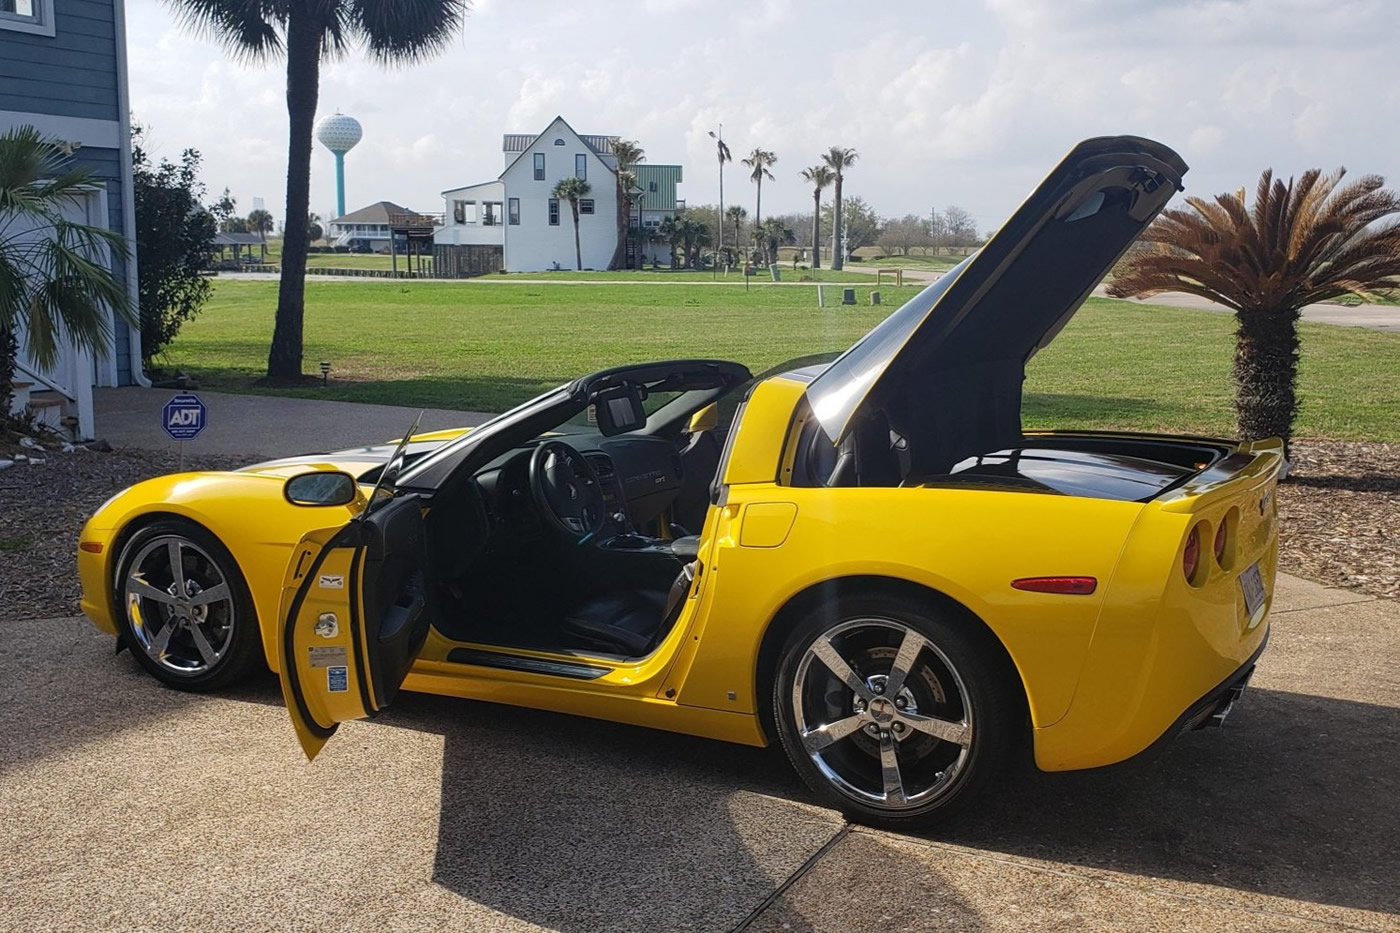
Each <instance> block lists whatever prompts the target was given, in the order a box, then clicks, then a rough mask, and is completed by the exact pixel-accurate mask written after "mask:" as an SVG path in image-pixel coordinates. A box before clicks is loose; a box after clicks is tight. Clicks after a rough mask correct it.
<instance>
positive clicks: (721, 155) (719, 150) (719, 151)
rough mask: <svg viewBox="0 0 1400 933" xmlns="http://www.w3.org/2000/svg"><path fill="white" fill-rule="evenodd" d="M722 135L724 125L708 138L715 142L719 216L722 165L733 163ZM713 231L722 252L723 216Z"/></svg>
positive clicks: (721, 195)
mask: <svg viewBox="0 0 1400 933" xmlns="http://www.w3.org/2000/svg"><path fill="white" fill-rule="evenodd" d="M723 133H724V124H720V132H719V133H716V132H715V131H714V130H710V137H711V138H712V139H713V140H714V141H715V159H716V160H717V161H718V162H719V213H720V214H721V215H723V214H724V163H726V162H733V161H734V156H732V155H731V154H730V152H729V147H728V146H727V145H725V143H724V136H723ZM715 229H716V230H718V231H719V245H720V249H721V250H723V249H724V217H723V216H721V217H720V218H719V223H718V224H716V225H715ZM738 245H739V244H738V243H735V244H734V246H735V248H736V249H737V248H738Z"/></svg>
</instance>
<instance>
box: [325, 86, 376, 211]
mask: <svg viewBox="0 0 1400 933" xmlns="http://www.w3.org/2000/svg"><path fill="white" fill-rule="evenodd" d="M364 135H365V131H364V130H363V129H362V128H361V127H360V121H359V120H356V119H355V118H354V117H347V116H346V115H345V114H343V113H341V112H340V111H339V110H337V111H336V112H335V113H334V114H333V115H332V116H329V117H322V118H321V119H319V120H317V121H316V139H318V140H319V141H320V143H321V145H323V146H325V147H326V148H327V149H329V150H330V151H331V152H334V153H335V216H337V217H344V216H345V153H347V152H349V151H350V150H351V149H354V148H355V144H356V143H358V142H359V141H360V139H361V137H363V136H364Z"/></svg>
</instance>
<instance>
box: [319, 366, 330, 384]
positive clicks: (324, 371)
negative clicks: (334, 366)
mask: <svg viewBox="0 0 1400 933" xmlns="http://www.w3.org/2000/svg"><path fill="white" fill-rule="evenodd" d="M330 381H331V361H330V360H322V361H321V385H325V384H326V383H328V382H330Z"/></svg>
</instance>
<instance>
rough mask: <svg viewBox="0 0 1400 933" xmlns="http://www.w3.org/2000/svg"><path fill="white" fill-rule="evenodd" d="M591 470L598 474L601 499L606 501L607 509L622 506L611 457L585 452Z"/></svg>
mask: <svg viewBox="0 0 1400 933" xmlns="http://www.w3.org/2000/svg"><path fill="white" fill-rule="evenodd" d="M584 456H585V458H587V460H588V463H589V465H590V466H592V467H593V472H595V473H597V474H598V485H600V486H601V487H603V501H604V502H605V503H607V506H608V510H609V511H616V510H618V509H620V508H622V505H623V502H624V500H623V498H622V487H621V486H620V485H619V484H618V482H617V468H616V467H615V466H613V462H612V457H609V456H608V455H607V454H585V455H584Z"/></svg>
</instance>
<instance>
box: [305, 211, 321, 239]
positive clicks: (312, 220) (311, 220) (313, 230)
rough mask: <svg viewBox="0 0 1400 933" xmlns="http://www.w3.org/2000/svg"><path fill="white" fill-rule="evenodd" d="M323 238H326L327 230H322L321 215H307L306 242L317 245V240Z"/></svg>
mask: <svg viewBox="0 0 1400 933" xmlns="http://www.w3.org/2000/svg"><path fill="white" fill-rule="evenodd" d="M323 236H325V230H323V229H322V228H321V215H320V214H307V215H306V241H307V242H308V243H315V242H316V241H317V240H319V239H321V237H323Z"/></svg>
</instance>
